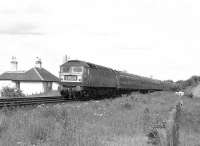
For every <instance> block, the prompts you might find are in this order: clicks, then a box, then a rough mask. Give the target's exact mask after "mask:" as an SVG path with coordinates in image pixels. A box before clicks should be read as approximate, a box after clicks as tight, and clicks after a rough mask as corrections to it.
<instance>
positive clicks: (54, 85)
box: [52, 82, 59, 90]
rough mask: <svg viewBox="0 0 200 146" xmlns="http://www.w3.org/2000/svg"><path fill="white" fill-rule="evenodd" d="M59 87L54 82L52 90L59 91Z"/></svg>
mask: <svg viewBox="0 0 200 146" xmlns="http://www.w3.org/2000/svg"><path fill="white" fill-rule="evenodd" d="M58 86H59V84H58V83H55V82H53V84H52V90H58Z"/></svg>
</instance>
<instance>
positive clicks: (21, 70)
mask: <svg viewBox="0 0 200 146" xmlns="http://www.w3.org/2000/svg"><path fill="white" fill-rule="evenodd" d="M64 57H65V56H64ZM70 60H80V59H70V58H69V59H68V61H70ZM62 61H63V60H62ZM80 61H86V60H80ZM17 62H18V60H17ZM86 62H88V61H86ZM34 63H35V62H34ZM34 63H33V66H32V67H30V68H29V69H27V70H23V69H21V68H20V69H19V68H17V70H16V71H13V70H12V69H11V60H10V62H9V63H8V64H9V65H10V69H8V70H6V71H3V72H0V74H2V73H4V72H26V71H28V70H30V69H31V68H34V67H36V66H35V64H34ZM90 63H94V62H90ZM18 64H19V62H18ZM62 64H64V62H62V63H61V64H60V65H62ZM94 64H96V63H94ZM9 65H8V66H9ZM96 65H100V64H96ZM101 66H103V65H101ZM41 67H42V68H44V69H47V68H45V67H44V66H43V64H42V65H41ZM59 67H60V66H59ZM104 67H108V68H110V67H109V66H104ZM112 69H114V70H117V71H122V72H127V73H130V74H134V73H131V72H128V71H127V70H118V69H115V68H112ZM47 70H48V69H47ZM48 71H49V70H48ZM50 72H51V71H50ZM54 72H55V71H54ZM58 72H59V70H58ZM52 73H53V72H52ZM53 74H54V73H53ZM54 75H55V76H57V77H59V74H54ZM134 75H138V76H142V75H139V74H134ZM192 76H196V75H191V76H190V77H192ZM197 76H198V75H197ZM143 77H148V78H152V79H157V78H154V77H153V76H143ZM190 77H188V78H187V79H189V78H190ZM187 79H180V80H187ZM158 80H162V79H158ZM164 80H172V81H174V82H176V81H179V80H173V79H164ZM164 80H163V81H164Z"/></svg>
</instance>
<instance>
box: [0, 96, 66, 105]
mask: <svg viewBox="0 0 200 146" xmlns="http://www.w3.org/2000/svg"><path fill="white" fill-rule="evenodd" d="M67 101H69V100H66V99H65V98H63V97H61V96H57V97H26V98H4V99H0V108H2V107H18V106H26V105H39V104H49V103H62V102H67Z"/></svg>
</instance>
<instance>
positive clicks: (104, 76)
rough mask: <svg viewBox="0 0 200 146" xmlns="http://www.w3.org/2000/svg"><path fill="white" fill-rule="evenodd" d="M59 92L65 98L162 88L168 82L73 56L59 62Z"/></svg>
mask: <svg viewBox="0 0 200 146" xmlns="http://www.w3.org/2000/svg"><path fill="white" fill-rule="evenodd" d="M59 78H60V93H61V95H62V96H65V97H66V98H85V97H88V98H95V97H99V96H114V95H116V94H119V93H126V92H130V91H140V92H143V93H144V92H148V91H161V90H167V89H169V86H170V85H169V84H165V83H164V82H162V81H160V80H155V79H151V78H147V77H142V76H138V75H134V74H129V73H125V72H121V71H116V70H113V69H111V68H107V67H104V66H100V65H96V64H93V63H89V62H85V61H80V60H70V61H67V62H66V63H64V64H62V65H61V66H60V74H59Z"/></svg>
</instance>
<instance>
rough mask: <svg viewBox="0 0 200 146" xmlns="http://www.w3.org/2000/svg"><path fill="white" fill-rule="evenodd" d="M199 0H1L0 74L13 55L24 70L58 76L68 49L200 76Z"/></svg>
mask: <svg viewBox="0 0 200 146" xmlns="http://www.w3.org/2000/svg"><path fill="white" fill-rule="evenodd" d="M199 8H200V1H199V0H6V1H3V0H1V1H0V73H3V72H4V71H7V70H9V69H10V60H11V57H12V56H16V57H17V60H18V62H19V69H20V70H27V69H30V68H31V67H33V66H34V60H35V57H37V56H38V57H41V58H42V61H43V67H44V68H46V69H47V70H49V71H50V72H52V73H54V74H55V75H57V76H58V71H59V65H61V63H62V60H63V56H64V55H65V54H67V55H69V56H70V58H71V59H79V60H85V61H89V62H93V63H96V64H100V65H103V66H107V67H111V68H114V69H117V70H126V71H128V72H130V73H133V74H138V75H142V76H148V77H149V76H151V75H152V76H153V77H154V78H156V79H162V80H166V79H172V80H180V79H187V78H189V77H190V76H192V75H200V67H199V62H200V57H199V56H200V53H199V49H200V9H199Z"/></svg>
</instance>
